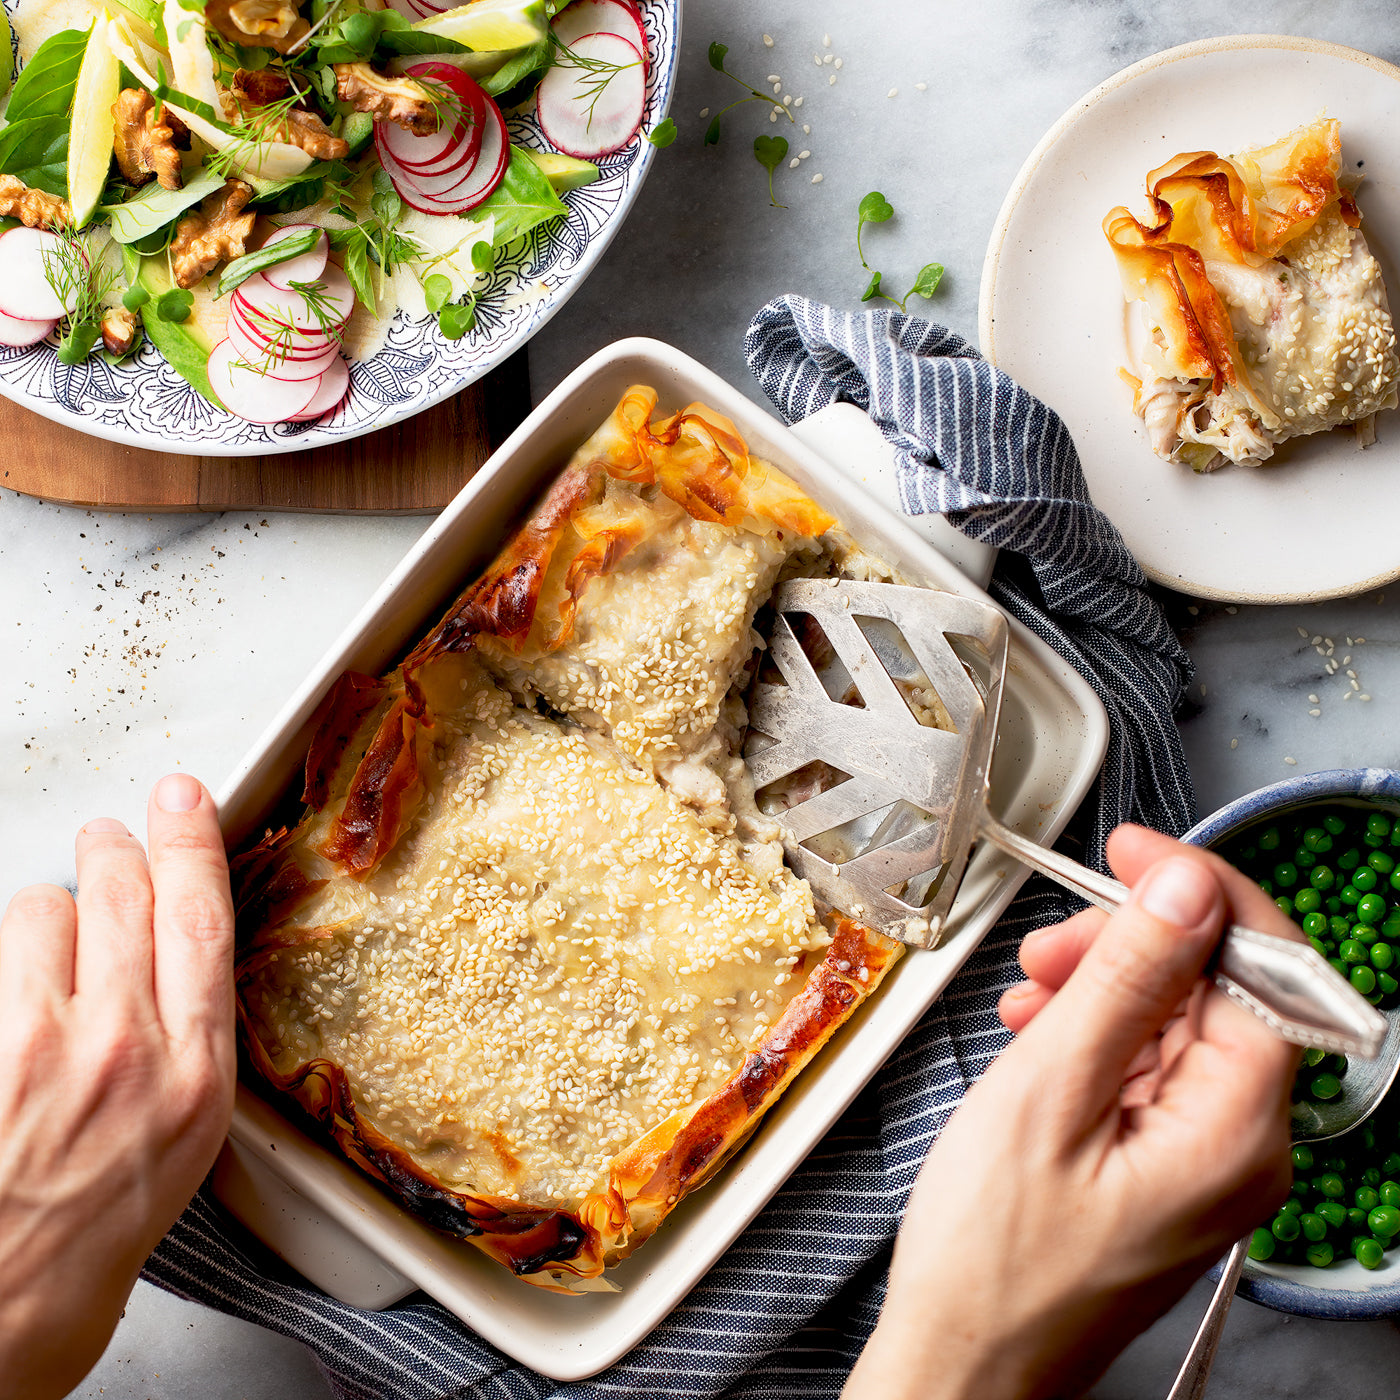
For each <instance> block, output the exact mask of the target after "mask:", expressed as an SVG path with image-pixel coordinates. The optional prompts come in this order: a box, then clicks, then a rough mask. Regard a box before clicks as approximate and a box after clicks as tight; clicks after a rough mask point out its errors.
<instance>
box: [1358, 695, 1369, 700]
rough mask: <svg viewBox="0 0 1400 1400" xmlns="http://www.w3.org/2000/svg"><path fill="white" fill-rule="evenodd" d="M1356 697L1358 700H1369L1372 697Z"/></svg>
mask: <svg viewBox="0 0 1400 1400" xmlns="http://www.w3.org/2000/svg"><path fill="white" fill-rule="evenodd" d="M1356 698H1357V699H1358V700H1369V699H1370V698H1371V697H1370V696H1369V695H1358V696H1357V697H1356Z"/></svg>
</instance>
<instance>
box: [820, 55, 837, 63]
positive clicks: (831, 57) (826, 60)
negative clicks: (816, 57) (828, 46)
mask: <svg viewBox="0 0 1400 1400" xmlns="http://www.w3.org/2000/svg"><path fill="white" fill-rule="evenodd" d="M835 61H836V55H835V54H830V53H828V54H823V55H822V62H823V63H834V62H835Z"/></svg>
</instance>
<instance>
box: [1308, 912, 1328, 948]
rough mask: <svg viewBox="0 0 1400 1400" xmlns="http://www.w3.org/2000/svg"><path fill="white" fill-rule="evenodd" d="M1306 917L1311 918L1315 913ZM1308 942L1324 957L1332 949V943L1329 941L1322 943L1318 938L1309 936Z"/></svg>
mask: <svg viewBox="0 0 1400 1400" xmlns="http://www.w3.org/2000/svg"><path fill="white" fill-rule="evenodd" d="M1308 917H1309V918H1310V919H1311V918H1314V917H1315V915H1312V914H1309V915H1308ZM1308 942H1309V943H1311V944H1312V946H1313V948H1314V949H1316V951H1317V952H1319V953H1321V954H1322V956H1323V957H1324V958H1325V957H1326V956H1327V955H1328V953H1330V952H1331V951H1332V945H1331V944H1330V943H1324V942H1323V941H1322V940H1321V939H1320V938H1312V937H1310V938H1309V939H1308Z"/></svg>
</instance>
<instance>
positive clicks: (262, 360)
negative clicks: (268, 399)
mask: <svg viewBox="0 0 1400 1400" xmlns="http://www.w3.org/2000/svg"><path fill="white" fill-rule="evenodd" d="M228 342H229V344H230V345H232V346H233V348H234V349H235V350H236V351H237V352H238V357H239V359H241V360H242V361H243V362H244V363H245V364H247V365H251V366H256V367H257V368H258V369H260V370H261V371H262V372H263V373H264V374H266V375H268V376H269V377H270V378H272V379H319V378H320V377H321V375H322V374H324V373H325V371H326V369H327V368H328V367H329V366H330V363H331V361H332V360H334V359H336V358H337V357H338V356H339V354H340V347H339V346H338V345H336V343H335V342H334V341H329V342H327V344H326V345H325V346H324V347H323V348H322V349H321V350H319V351H318V352H317V353H316V354H314V355H299V354H293V353H289V352H287V351H286V348H285V346H284V345H283V344H282V342H281V341H278V342H277V343H276V344H275V345H274V344H273V343H272V342H271V341H269V340H263V339H259V337H258V336H257V335H256V333H254V332H253V331H250V330H249V329H248V328H247V327H246V326H245V325H244V324H243V322H242V321H241V320H239V319H238V318H237V317H235V316H230V317H229V319H228Z"/></svg>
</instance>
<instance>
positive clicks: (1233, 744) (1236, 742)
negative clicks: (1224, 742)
mask: <svg viewBox="0 0 1400 1400" xmlns="http://www.w3.org/2000/svg"><path fill="white" fill-rule="evenodd" d="M1239 746H1240V741H1239V740H1238V739H1231V740H1230V747H1231V748H1232V749H1237V748H1239Z"/></svg>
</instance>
